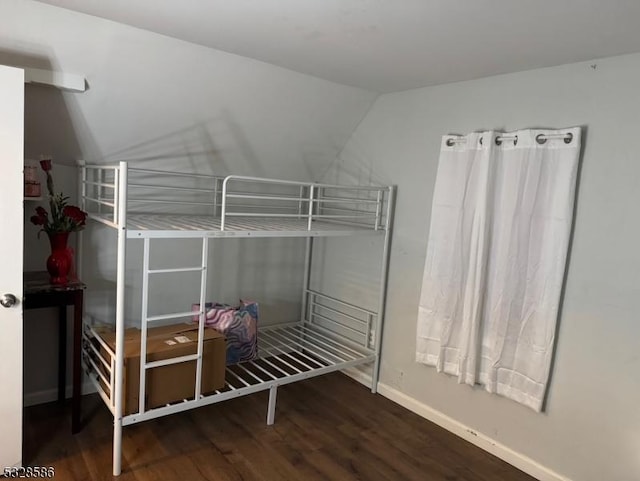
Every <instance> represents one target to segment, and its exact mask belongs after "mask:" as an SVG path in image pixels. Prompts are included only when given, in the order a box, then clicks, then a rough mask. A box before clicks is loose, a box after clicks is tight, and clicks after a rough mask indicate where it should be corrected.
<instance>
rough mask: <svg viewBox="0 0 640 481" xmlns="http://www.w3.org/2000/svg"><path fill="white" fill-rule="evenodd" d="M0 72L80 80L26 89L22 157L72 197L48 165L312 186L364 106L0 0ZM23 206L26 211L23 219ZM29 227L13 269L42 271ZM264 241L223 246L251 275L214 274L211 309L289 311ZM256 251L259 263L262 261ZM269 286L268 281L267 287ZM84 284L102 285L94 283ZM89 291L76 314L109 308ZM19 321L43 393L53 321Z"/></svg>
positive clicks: (288, 249)
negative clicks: (72, 87) (234, 303)
mask: <svg viewBox="0 0 640 481" xmlns="http://www.w3.org/2000/svg"><path fill="white" fill-rule="evenodd" d="M0 64H7V65H16V66H21V67H36V68H45V69H51V70H61V71H65V72H68V73H74V74H82V75H85V76H86V78H87V83H88V90H87V91H86V92H85V93H70V92H64V93H62V92H60V91H58V90H55V89H53V88H47V87H42V86H31V85H30V86H27V88H26V96H27V100H26V121H25V124H26V132H25V143H26V145H25V154H26V157H27V158H35V159H38V156H39V154H41V153H45V154H51V155H52V156H53V159H54V162H57V163H58V166H57V167H56V168H55V172H54V174H55V178H56V182H57V183H58V185H60V186H61V187H63V188H64V191H65V193H67V194H71V195H72V196H73V195H75V192H76V188H75V171H74V169H65V168H64V167H63V166H60V164H66V165H73V163H74V162H75V160H76V159H79V158H83V159H86V160H87V161H89V162H113V161H117V160H131V161H134V162H136V164H137V165H142V166H144V167H151V168H156V169H163V168H172V169H178V170H191V171H197V172H201V173H215V174H218V175H224V174H227V173H230V172H233V173H236V174H251V175H260V176H269V177H276V178H278V177H279V178H285V179H296V180H312V179H315V178H317V177H320V176H321V172H322V171H321V170H318V169H322V168H324V167H325V166H326V165H327V163H328V162H331V160H332V159H334V158H335V157H336V155H337V153H338V152H339V151H340V150H341V149H342V147H343V146H344V144H345V143H346V141H347V139H348V138H349V136H350V134H351V132H352V131H353V129H354V128H355V126H356V125H357V123H358V122H359V120H360V119H361V118H362V117H363V116H364V114H365V113H366V111H367V110H368V108H369V107H370V105H371V104H372V102H373V101H374V99H375V97H376V94H374V93H372V92H368V91H365V90H361V89H356V88H351V87H346V86H341V85H338V84H334V83H331V82H328V81H325V80H320V79H317V78H314V77H310V76H307V75H302V74H298V73H295V72H292V71H289V70H286V69H282V68H279V67H275V66H272V65H269V64H265V63H262V62H258V61H255V60H251V59H248V58H244V57H239V56H236V55H231V54H227V53H224V52H221V51H216V50H212V49H208V48H205V47H201V46H197V45H194V44H189V43H186V42H183V41H179V40H176V39H172V38H169V37H165V36H161V35H157V34H154V33H150V32H146V31H143V30H139V29H135V28H132V27H128V26H125V25H121V24H117V23H114V22H109V21H105V20H102V19H98V18H95V17H91V16H87V15H82V14H78V13H74V12H71V11H67V10H64V9H60V8H57V7H52V6H49V5H44V4H40V3H37V2H32V1H26V0H4V1H3V2H2V4H1V5H0ZM32 207H34V206H29V205H27V209H29V210H30V209H31V208H32ZM29 215H30V214H29ZM25 218H26V219H27V217H25ZM35 232H36V230H35V229H34V228H33V227H32V226H30V225H28V226H27V228H26V238H27V240H26V249H25V266H26V268H27V269H30V270H33V269H43V268H44V259H46V257H47V255H48V252H47V250H48V245H47V241H46V238H42V239H41V240H40V241H37V240H36V239H35ZM94 239H95V243H94V247H95V249H94V253H95V252H98V251H99V252H100V254H102V256H101V262H103V264H100V265H98V264H95V265H94V266H93V267H94V268H97V269H99V270H102V272H101V274H102V275H104V276H105V277H106V278H107V280H112V277H113V275H112V274H113V272H111V271H109V269H111V270H112V269H113V267H115V265H114V264H113V263H111V264H110V266H109V263H108V262H107V261H108V260H109V254H108V252H109V251H105V250H103V249H102V247H103V246H104V245H106V244H105V243H106V242H108V238H107V237H105V236H102V238H98V239H96V238H95V237H94ZM265 242H266V241H265ZM274 242H275V241H272V242H271V243H269V242H266V244H265V243H262V244H258V243H256V244H254V245H253V246H252V247H249V248H247V247H242V246H235V247H233V248H231V247H227V248H226V249H227V250H226V252H227V254H229V252H230V251H234V252H233V254H229V259H231V257H232V256H233V255H235V252H238V251H240V252H241V253H242V254H243V256H244V260H245V261H247V263H248V265H247V264H245V265H246V269H247V272H249V271H251V269H252V267H253V268H254V271H255V268H256V265H257V275H255V276H253V277H254V278H252V279H251V281H252V282H253V283H252V284H251V283H250V282H249V280H248V276H246V275H244V277H242V276H238V277H234V278H233V279H227V278H226V277H224V278H225V280H226V281H229V283H228V284H226V286H237V285H238V282H240V281H246V282H247V284H244V285H243V286H238V287H237V289H235V291H236V292H235V293H231V292H229V290H227V291H224V292H222V294H221V296H222V297H223V299H221V300H227V301H230V300H233V299H234V298H235V296H239V295H248V296H255V297H257V300H259V301H263V300H264V301H265V303H264V304H265V307H266V316H267V318H269V316H270V313H271V314H273V315H275V312H277V311H278V309H279V308H281V307H283V306H284V307H285V308H286V313H287V315H288V314H289V313H292V312H298V311H299V308H298V306H297V305H295V306H291V304H292V303H297V302H298V301H297V299H298V294H299V293H298V292H295V298H294V297H293V296H294V291H292V290H291V286H292V285H294V284H295V283H296V281H297V279H298V277H299V278H301V277H302V273H301V272H300V273H299V274H295V275H293V277H292V274H289V273H288V272H287V273H286V274H285V273H283V274H282V275H274V274H273V272H274V271H273V269H271V268H272V267H273V266H274V265H275V266H278V267H281V266H282V265H289V264H292V263H293V264H296V265H297V264H299V261H300V260H301V259H302V255H303V254H302V244H301V243H294V242H292V241H288V242H286V243H283V244H280V245H277V244H274ZM109 245H110V246H115V243H114V242H111V243H109ZM111 253H112V254H113V252H111ZM264 254H268V255H269V259H268V260H267V261H264V262H263V261H262V260H264V259H262V260H261V255H264ZM96 257H97V256H94V257H93V259H95V258H96ZM111 260H113V259H111ZM137 265H138V266H139V264H137ZM234 267H235V266H234ZM294 267H295V265H294ZM136 269H139V267H135V266H134V267H132V270H133V271H135V270H136ZM94 271H95V269H94ZM296 272H297V271H296ZM218 274H219V273H218ZM295 276H298V277H295ZM85 280H86V281H92V280H93V279H85ZM258 283H262V286H259V285H258ZM249 284H250V286H249V287H246V288H244V286H247V285H249ZM274 286H280V287H279V290H278V289H276V291H277V292H274ZM93 287H94V288H98V289H101V290H102V288H103V285H102V284H100V285H97V284H96V285H94V286H93ZM111 287H112V286H111ZM90 288H91V286H90ZM195 292H196V293H197V289H196V290H195ZM100 296H101V297H100ZM100 296H99V297H98V298H96V297H94V298H91V295H89V296H88V297H89V299H88V300H89V302H88V303H87V304H88V308H89V309H91V308H95V307H96V301H99V302H113V297H112V296H111V297H109V295H107V294H106V293H105V292H103V291H101V293H100ZM192 297H195V296H189V299H190V300H191V298H192ZM266 297H269V298H270V299H266ZM98 307H99V306H98ZM25 322H26V325H27V326H31V327H29V328H27V331H26V343H27V344H26V346H25V349H26V353H27V355H26V372H25V386H26V390H27V397H28V398H29V395H30V394H34V393H37V392H40V393H42V392H44V391H47V390H48V389H53V388H55V385H56V375H55V371H52V370H50V369H48V368H43V365H44V366H51V367H52V369H54V368H55V365H56V364H55V359H56V358H55V352H56V346H55V343H53V342H52V339H55V336H56V332H55V329H56V323H55V317H54V313H52V312H49V311H39V312H38V311H30V312H28V313H27V314H26V320H25ZM52 393H53V392H51V393H49V394H52ZM32 397H33V396H32Z"/></svg>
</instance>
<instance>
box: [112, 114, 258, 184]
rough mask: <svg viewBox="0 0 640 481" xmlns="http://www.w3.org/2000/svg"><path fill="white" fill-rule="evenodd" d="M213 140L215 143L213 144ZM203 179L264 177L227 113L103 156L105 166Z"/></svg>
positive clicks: (251, 149)
mask: <svg viewBox="0 0 640 481" xmlns="http://www.w3.org/2000/svg"><path fill="white" fill-rule="evenodd" d="M214 139H215V140H214ZM123 160H125V161H127V162H129V163H130V165H131V166H135V167H137V168H146V169H155V170H166V171H178V172H192V173H197V174H205V175H218V176H225V175H229V174H239V175H243V174H244V175H248V174H251V175H258V176H265V175H266V169H265V167H264V165H263V163H262V162H261V160H260V158H259V156H258V155H257V154H256V152H255V150H254V149H253V147H252V146H251V142H250V141H249V140H248V138H247V136H246V135H245V133H244V131H243V130H242V128H241V126H240V125H239V124H238V123H237V122H236V121H235V119H234V118H233V116H232V115H231V113H230V112H229V111H223V112H222V114H221V115H220V116H218V117H216V118H210V119H207V120H203V121H200V122H197V123H195V124H193V125H191V126H188V127H185V128H182V129H179V130H176V131H173V132H168V133H163V134H162V135H160V136H158V137H154V138H152V139H147V140H144V141H142V142H140V143H137V144H134V145H130V146H128V147H125V148H122V149H119V150H116V151H114V152H110V153H107V154H105V156H104V157H103V158H102V159H100V161H104V162H109V163H112V162H117V161H123Z"/></svg>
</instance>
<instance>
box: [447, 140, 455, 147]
mask: <svg viewBox="0 0 640 481" xmlns="http://www.w3.org/2000/svg"><path fill="white" fill-rule="evenodd" d="M445 143H446V144H447V147H453V146H454V144H455V142H454V141H453V139H452V138H451V139H447V141H446V142H445Z"/></svg>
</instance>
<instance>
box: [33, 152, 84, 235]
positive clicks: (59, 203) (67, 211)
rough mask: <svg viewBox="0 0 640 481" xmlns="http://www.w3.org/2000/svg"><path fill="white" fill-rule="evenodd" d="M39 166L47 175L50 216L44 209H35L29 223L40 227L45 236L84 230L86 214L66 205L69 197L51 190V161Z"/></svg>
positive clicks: (48, 160)
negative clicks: (34, 213)
mask: <svg viewBox="0 0 640 481" xmlns="http://www.w3.org/2000/svg"><path fill="white" fill-rule="evenodd" d="M40 166H41V167H42V170H44V171H45V172H46V174H47V190H48V191H49V209H50V211H51V215H49V212H47V210H46V209H45V208H44V207H41V206H38V207H36V215H33V216H31V222H32V223H33V224H35V225H41V226H42V230H43V231H45V232H46V233H47V234H50V233H54V232H76V231H79V230H82V229H84V225H85V222H86V220H87V213H86V212H84V211H83V210H81V209H80V208H79V207H76V206H75V205H68V204H67V201H68V200H69V197H66V196H64V195H63V194H62V193H57V194H56V193H55V192H54V190H53V177H52V176H51V168H52V166H51V159H45V160H41V161H40Z"/></svg>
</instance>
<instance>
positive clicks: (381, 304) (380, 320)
mask: <svg viewBox="0 0 640 481" xmlns="http://www.w3.org/2000/svg"><path fill="white" fill-rule="evenodd" d="M395 192H396V188H395V186H393V185H392V186H390V187H389V191H388V194H387V195H388V197H387V212H386V219H385V226H386V229H385V233H384V248H383V251H382V267H381V272H380V294H379V296H380V297H379V298H378V315H377V316H376V329H375V340H374V341H375V342H374V346H375V347H374V350H375V353H376V360H375V362H374V365H373V372H372V373H371V392H372V393H376V392H377V391H378V379H379V378H380V347H381V345H382V329H383V326H384V310H385V305H386V298H387V274H388V271H389V253H390V248H391V226H392V225H393V204H394V201H395Z"/></svg>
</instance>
